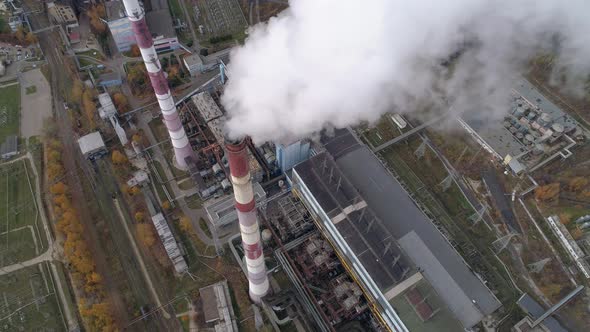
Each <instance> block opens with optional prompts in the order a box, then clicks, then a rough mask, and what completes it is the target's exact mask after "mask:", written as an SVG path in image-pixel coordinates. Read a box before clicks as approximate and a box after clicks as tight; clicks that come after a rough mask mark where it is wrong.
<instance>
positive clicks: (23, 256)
mask: <svg viewBox="0 0 590 332" xmlns="http://www.w3.org/2000/svg"><path fill="white" fill-rule="evenodd" d="M27 171H28V172H29V175H30V176H31V177H32V174H30V172H31V171H30V169H25V163H24V162H21V161H19V162H16V163H11V164H8V165H4V166H2V167H0V221H1V222H0V233H2V235H1V236H0V248H1V250H0V260H1V261H2V262H1V263H2V265H3V266H4V265H8V264H14V263H16V262H19V261H23V260H27V259H30V258H33V257H35V256H36V254H35V246H34V241H33V238H32V236H33V235H32V234H31V231H30V230H29V228H28V226H32V228H33V232H34V234H35V235H34V236H35V238H36V239H37V245H38V247H39V251H40V253H41V252H43V251H44V249H43V248H45V247H46V245H45V241H46V239H45V237H44V234H42V233H40V232H41V231H42V229H41V228H42V226H41V220H40V218H38V212H37V207H36V205H35V201H34V199H35V198H34V196H33V193H32V192H31V188H34V186H35V183H34V178H31V179H30V180H31V184H30V187H29V180H28V178H27ZM33 190H34V189H33ZM22 227H27V228H25V229H22V230H17V229H20V228H22ZM15 230H16V231H15Z"/></svg>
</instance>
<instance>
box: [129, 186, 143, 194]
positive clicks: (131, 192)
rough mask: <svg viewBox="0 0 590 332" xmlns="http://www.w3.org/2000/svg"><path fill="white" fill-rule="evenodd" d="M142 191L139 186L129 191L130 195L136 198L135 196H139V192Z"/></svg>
mask: <svg viewBox="0 0 590 332" xmlns="http://www.w3.org/2000/svg"><path fill="white" fill-rule="evenodd" d="M140 191H141V190H140V189H139V187H138V186H135V187H131V189H129V194H130V195H131V196H134V195H137V194H139V192H140Z"/></svg>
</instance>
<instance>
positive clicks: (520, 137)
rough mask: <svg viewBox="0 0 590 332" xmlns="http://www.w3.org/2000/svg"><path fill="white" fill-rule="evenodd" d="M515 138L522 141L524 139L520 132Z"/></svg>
mask: <svg viewBox="0 0 590 332" xmlns="http://www.w3.org/2000/svg"><path fill="white" fill-rule="evenodd" d="M516 138H518V139H520V140H522V139H523V138H524V134H523V133H521V132H518V133H516Z"/></svg>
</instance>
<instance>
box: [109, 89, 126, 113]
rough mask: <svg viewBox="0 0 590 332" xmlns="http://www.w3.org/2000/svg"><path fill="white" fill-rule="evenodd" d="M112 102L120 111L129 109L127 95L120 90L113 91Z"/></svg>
mask: <svg viewBox="0 0 590 332" xmlns="http://www.w3.org/2000/svg"><path fill="white" fill-rule="evenodd" d="M113 104H115V107H117V110H118V111H119V112H121V113H125V112H127V111H129V102H128V101H127V97H125V95H124V94H122V93H121V92H115V93H114V94H113Z"/></svg>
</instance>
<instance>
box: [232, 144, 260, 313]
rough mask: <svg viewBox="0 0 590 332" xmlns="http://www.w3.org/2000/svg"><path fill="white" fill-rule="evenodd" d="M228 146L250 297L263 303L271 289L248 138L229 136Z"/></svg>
mask: <svg viewBox="0 0 590 332" xmlns="http://www.w3.org/2000/svg"><path fill="white" fill-rule="evenodd" d="M225 148H226V150H227V152H228V160H229V171H230V173H231V181H232V183H233V189H234V196H235V199H236V210H237V212H238V220H239V222H240V233H241V235H242V245H243V247H244V252H245V254H246V268H247V269H248V283H249V289H250V298H251V299H252V301H254V302H256V303H260V301H261V298H262V297H264V296H265V295H266V294H267V293H268V288H269V284H268V277H267V276H266V265H265V263H264V254H263V252H262V243H261V242H260V229H259V228H258V220H257V219H258V218H257V215H256V202H255V201H254V192H253V190H252V178H251V176H250V168H249V166H248V152H247V146H246V141H245V140H244V139H241V140H239V141H230V140H227V139H226V142H225Z"/></svg>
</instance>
